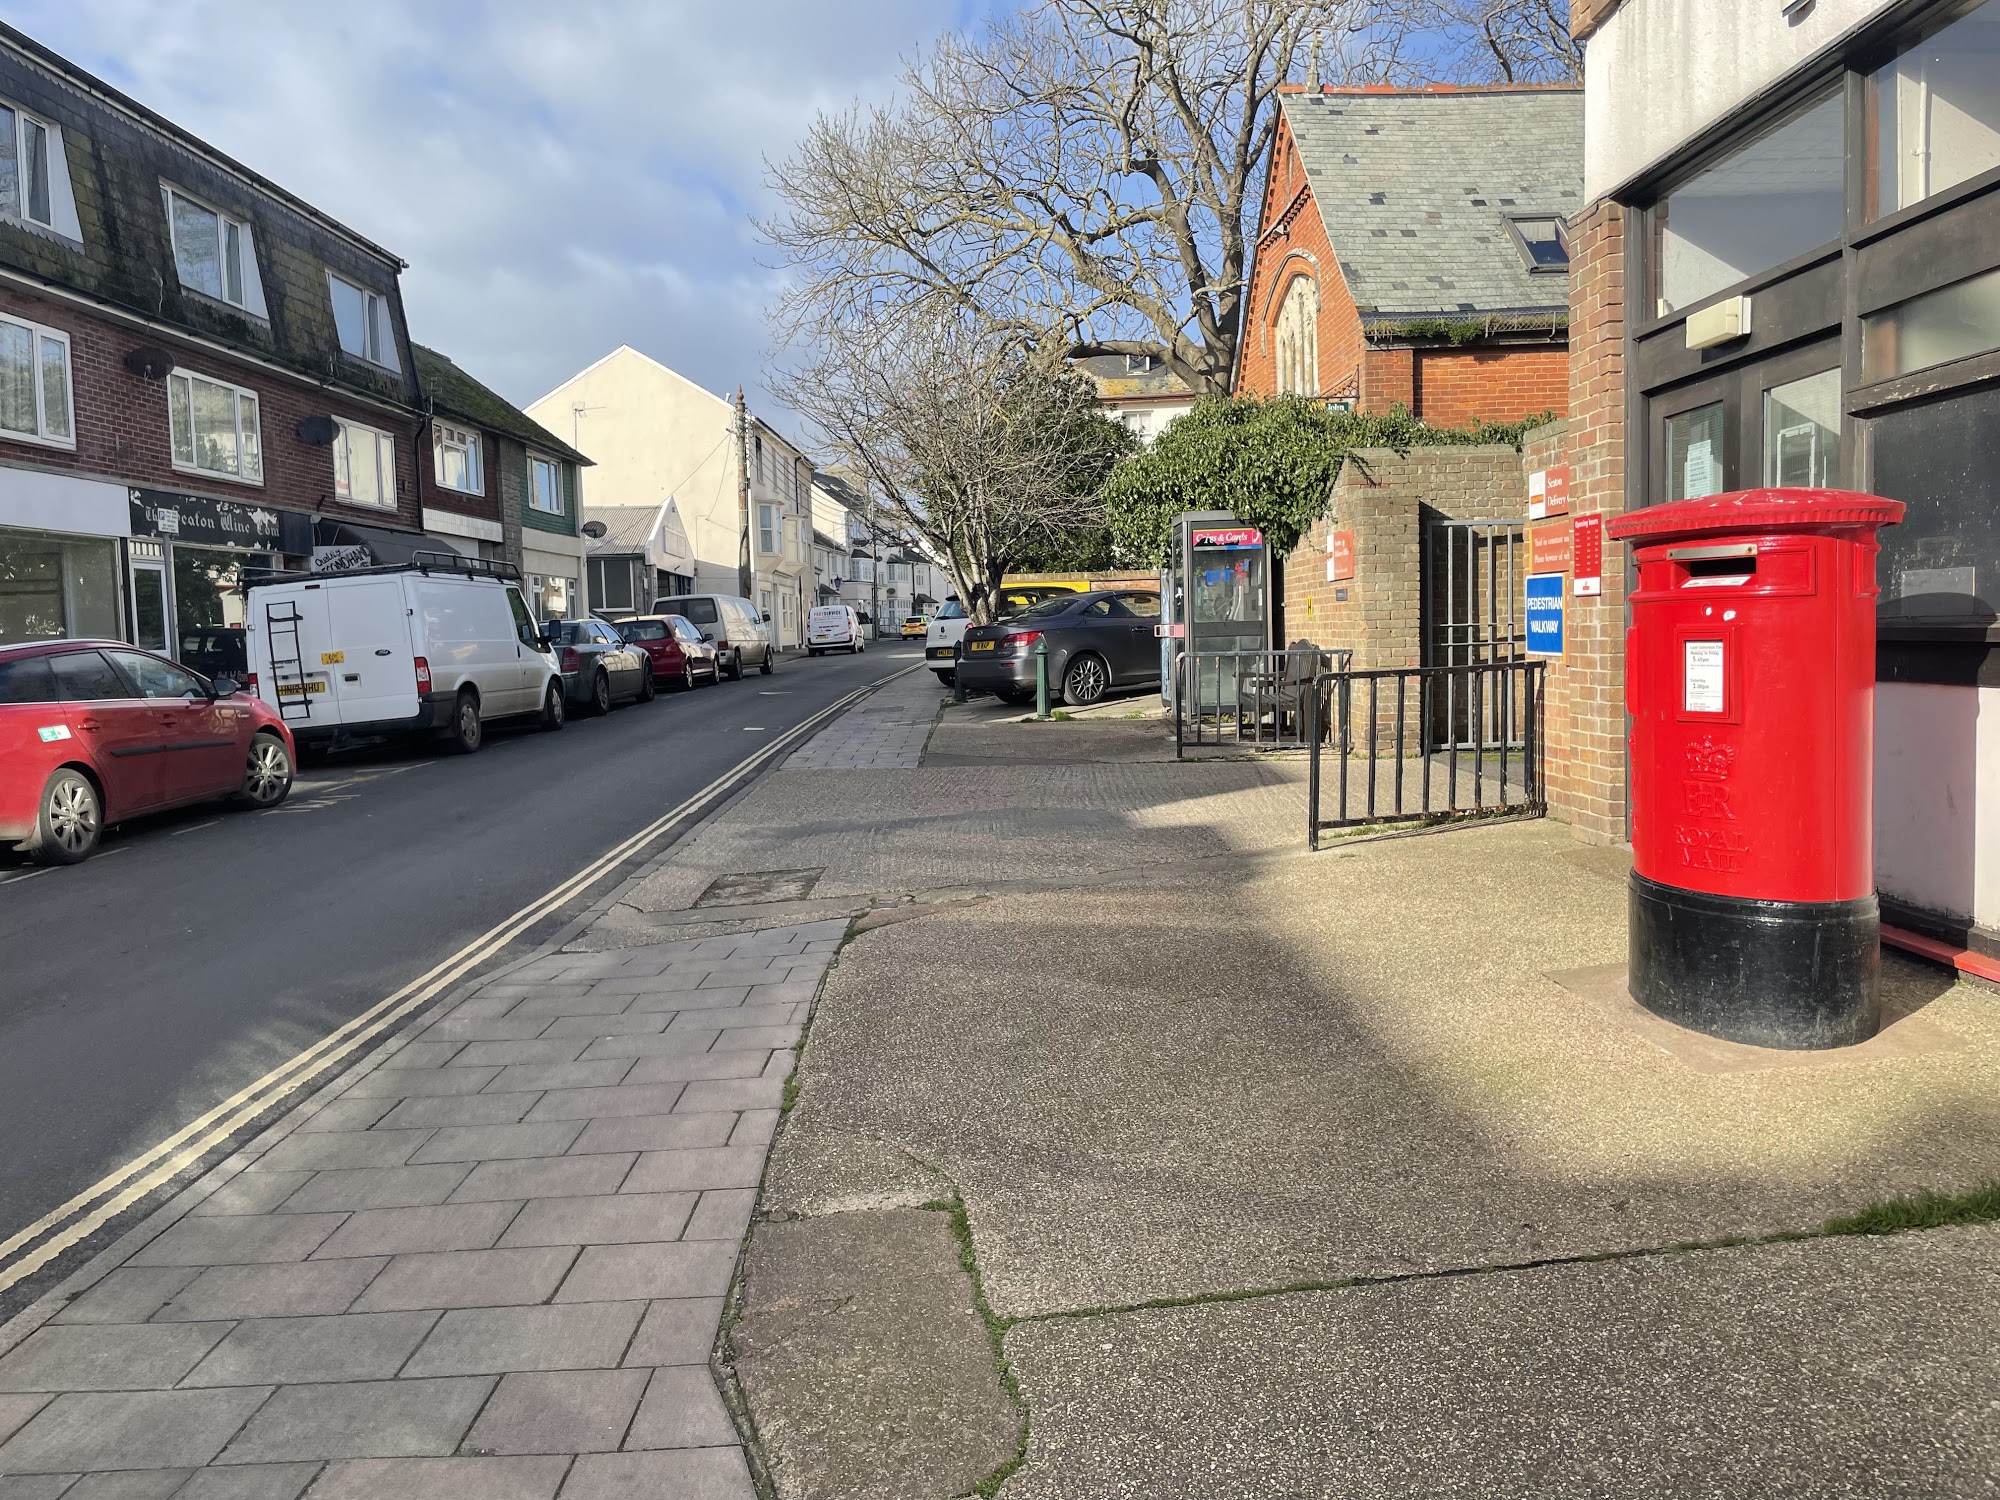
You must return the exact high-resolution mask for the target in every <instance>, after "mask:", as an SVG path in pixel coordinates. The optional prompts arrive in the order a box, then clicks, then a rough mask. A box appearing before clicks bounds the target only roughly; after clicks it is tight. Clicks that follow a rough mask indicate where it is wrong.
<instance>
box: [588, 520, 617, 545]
mask: <svg viewBox="0 0 2000 1500" xmlns="http://www.w3.org/2000/svg"><path fill="white" fill-rule="evenodd" d="M610 529H611V528H610V527H608V526H606V525H605V524H604V523H603V522H602V521H585V522H584V523H583V534H584V535H585V536H587V537H589V538H590V539H591V540H592V541H593V542H594V541H596V540H597V539H598V538H599V537H601V536H603V535H604V533H605V532H607V531H609V530H610Z"/></svg>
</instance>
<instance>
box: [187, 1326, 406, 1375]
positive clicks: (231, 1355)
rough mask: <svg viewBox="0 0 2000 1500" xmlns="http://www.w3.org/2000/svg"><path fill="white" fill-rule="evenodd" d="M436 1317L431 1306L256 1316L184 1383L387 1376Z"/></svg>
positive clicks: (216, 1349) (223, 1342) (233, 1333)
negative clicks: (426, 1309) (321, 1314)
mask: <svg viewBox="0 0 2000 1500" xmlns="http://www.w3.org/2000/svg"><path fill="white" fill-rule="evenodd" d="M436 1321H437V1315H436V1314H435V1313H428V1312H394V1313H388V1312H363V1313H347V1314H342V1315H339V1316H335V1317H324V1318H252V1319H247V1320H245V1321H244V1322H241V1323H238V1324H237V1325H236V1327H235V1328H234V1329H233V1330H232V1331H231V1332H230V1334H229V1337H227V1338H226V1339H224V1340H223V1341H222V1342H221V1343H220V1344H218V1345H216V1346H215V1350H214V1352H213V1353H211V1354H210V1355H209V1356H208V1358H206V1359H204V1360H203V1361H202V1362H201V1363H200V1364H199V1365H197V1366H196V1367H195V1368H194V1370H193V1371H192V1372H190V1373H189V1375H188V1376H187V1378H186V1379H185V1380H183V1381H182V1382H181V1384H182V1385H183V1386H186V1387H189V1388H193V1387H197V1386H205V1385H282V1384H291V1385H297V1384H301V1383H310V1382H316V1381H326V1380H386V1379H387V1378H388V1377H389V1376H391V1375H394V1374H395V1373H396V1372H397V1371H398V1370H400V1369H401V1368H402V1367H403V1361H404V1360H406V1359H408V1358H409V1357H410V1351H411V1350H413V1349H415V1348H416V1347H417V1345H418V1344H419V1343H421V1342H422V1341H423V1337H424V1335H425V1334H427V1333H429V1332H430V1331H431V1325H432V1324H433V1323H435V1322H436Z"/></svg>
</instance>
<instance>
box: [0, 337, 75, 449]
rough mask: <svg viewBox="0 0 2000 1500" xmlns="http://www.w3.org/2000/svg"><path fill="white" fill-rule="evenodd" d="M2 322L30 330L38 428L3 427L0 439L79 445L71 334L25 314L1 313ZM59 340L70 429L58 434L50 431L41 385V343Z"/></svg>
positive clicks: (29, 361) (43, 445) (68, 445)
mask: <svg viewBox="0 0 2000 1500" xmlns="http://www.w3.org/2000/svg"><path fill="white" fill-rule="evenodd" d="M0 323H6V324H10V325H11V326H13V327H15V328H24V329H26V330H27V331H28V333H29V335H30V338H29V340H28V364H29V367H30V370H29V373H30V378H31V379H32V380H33V382H34V387H35V430H34V431H33V432H16V431H15V430H14V429H13V428H11V427H0V439H5V440H6V441H7V442H10V443H35V444H37V445H39V446H41V447H44V448H67V449H71V450H74V449H75V447H76V361H75V351H74V350H72V349H71V347H70V341H69V335H68V334H66V333H64V332H63V331H62V330H61V329H60V328H48V327H45V326H43V325H42V324H40V323H30V322H29V321H28V320H27V319H26V318H16V317H11V316H9V315H7V314H5V313H0ZM44 344H60V345H61V346H62V351H63V386H64V394H65V395H66V397H67V398H68V403H69V432H68V433H67V434H66V435H64V436H60V437H58V436H55V435H52V434H51V433H50V432H49V413H48V394H47V391H46V390H45V389H44V387H43V385H42V346H43V345H44Z"/></svg>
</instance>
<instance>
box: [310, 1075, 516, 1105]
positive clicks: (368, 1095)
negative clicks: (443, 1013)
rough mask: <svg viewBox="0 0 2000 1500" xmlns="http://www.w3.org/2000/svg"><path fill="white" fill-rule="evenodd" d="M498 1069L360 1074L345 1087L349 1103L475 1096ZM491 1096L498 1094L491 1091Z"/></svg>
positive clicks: (489, 1081)
mask: <svg viewBox="0 0 2000 1500" xmlns="http://www.w3.org/2000/svg"><path fill="white" fill-rule="evenodd" d="M499 1071H500V1070H499V1069H498V1068H435V1069H424V1068H416V1069H412V1068H395V1069H386V1070H385V1069H377V1070H376V1071H375V1072H373V1073H364V1074H362V1075H361V1077H359V1078H357V1079H355V1080H354V1082H353V1083H351V1084H349V1085H348V1088H347V1093H346V1095H345V1097H346V1098H349V1099H417V1098H436V1097H439V1096H442V1095H448V1094H476V1093H478V1092H479V1091H480V1090H481V1089H483V1088H485V1087H486V1085H487V1084H489V1083H491V1082H492V1081H493V1079H494V1076H495V1075H496V1074H497V1073H499ZM494 1092H496V1093H497V1092H499V1090H497V1089H496V1090H495V1091H494Z"/></svg>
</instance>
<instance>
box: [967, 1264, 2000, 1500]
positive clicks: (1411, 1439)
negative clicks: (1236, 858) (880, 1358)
mask: <svg viewBox="0 0 2000 1500" xmlns="http://www.w3.org/2000/svg"><path fill="white" fill-rule="evenodd" d="M1996 1292H2000V1227H1986V1228H1981V1229H1966V1230H1940V1231H1934V1232H1931V1233H1928V1234H1919V1235H1905V1236H1898V1237H1894V1238H1887V1239H1859V1238H1845V1239H1830V1240H1817V1241H1811V1242H1806V1243H1797V1244H1786V1245H1767V1246H1755V1247H1743V1248H1740V1249H1734V1250H1722V1251H1711V1252H1701V1253H1693V1254H1662V1255H1652V1256H1646V1257H1642V1258H1637V1259H1629V1260H1622V1261H1611V1262H1598V1263H1590V1264H1573V1265H1564V1266H1552V1267H1547V1268H1543V1269H1538V1270H1532V1271H1523V1272H1502V1273H1488V1274H1483V1275H1473V1276H1457V1277H1446V1278H1430V1279H1423V1280H1416V1281H1408V1282H1402V1283H1398V1284H1394V1285H1387V1286H1372V1287H1357V1288H1351V1289H1347V1290H1342V1291H1333V1292H1324V1293H1311V1294H1304V1295H1294V1296H1279V1297H1271V1298H1259V1299H1255V1300H1252V1301H1247V1302H1234V1303H1223V1304H1213V1305H1209V1306H1205V1307H1193V1308H1176V1309H1160V1310H1153V1311H1142V1312H1135V1313H1118V1314H1113V1315H1109V1316H1105V1317H1096V1318H1088V1319H1080V1320H1057V1321H1052V1322H1047V1323H1033V1324H1025V1325H1022V1326H1020V1327H1017V1328H1016V1329H1014V1330H1013V1331H1012V1332H1011V1333H1010V1334H1009V1335H1008V1336H1007V1352H1008V1355H1009V1357H1010V1359H1011V1360H1012V1361H1013V1364H1014V1369H1015V1372H1016V1374H1017V1375H1018V1376H1019V1378H1020V1379H1021V1381H1022V1385H1023V1389H1024V1391H1025V1393H1026V1395H1027V1398H1028V1403H1029V1406H1030V1409H1031V1410H1032V1411H1033V1412H1034V1424H1033V1428H1032V1431H1031V1434H1030V1437H1029V1445H1028V1461H1027V1463H1026V1465H1025V1466H1024V1467H1023V1468H1022V1469H1021V1471H1020V1472H1019V1473H1017V1474H1016V1475H1015V1477H1014V1478H1013V1479H1012V1480H1011V1481H1010V1482H1009V1483H1008V1485H1007V1487H1006V1489H1005V1490H1004V1491H1003V1493H1004V1494H1005V1495H1006V1496H1008V1500H1055V1497H1058V1496H1060V1497H1065V1500H1067V1497H1071V1496H1077V1495H1090V1496H1093V1497H1100V1496H1101V1497H1104V1500H1140V1497H1147V1500H1151V1497H1154V1496H1158V1495H1161V1494H1167V1493H1181V1492H1182V1490H1181V1486H1182V1485H1184V1484H1185V1482H1186V1477H1187V1476H1188V1475H1192V1474H1198V1475H1200V1476H1202V1481H1201V1482H1202V1493H1203V1494H1204V1495H1205V1496H1213V1497H1215V1500H1229V1497H1238V1496H1259V1497H1262V1496H1270V1495H1278V1494H1282V1495H1285V1496H1288V1497H1289V1496H1298V1497H1301V1500H1317V1497H1326V1500H1333V1497H1340V1500H1453V1497H1465V1500H1488V1497H1492V1496H1496V1495H1533V1496H1536V1497H1537V1500H1586V1497H1587V1500H1604V1497H1609V1496H1619V1495H1643V1494H1674V1495H1701V1496H1704V1497H1713V1500H1764V1497H1770V1496H1800V1497H1806V1496H1811V1497H1828V1500H1831V1497H1835V1496H1843V1497H1844V1496H1862V1495H1866V1496H1869V1497H1871V1500H1873V1497H1883V1500H1887V1497H1909V1500H1916V1497H1919V1496H1921V1497H1925V1500H1948V1497H1972V1496H1987V1495H1990V1494H1991V1493H1992V1483H1993V1476H1994V1475H1995V1474H1996V1473H2000V1403H1996V1401H1995V1400H1994V1396H1995V1392H1996V1391H2000V1356H1996V1354H1995V1350H1996V1349H2000V1312H1996V1309H2000V1298H1996V1296H1995V1293H1996Z"/></svg>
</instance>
